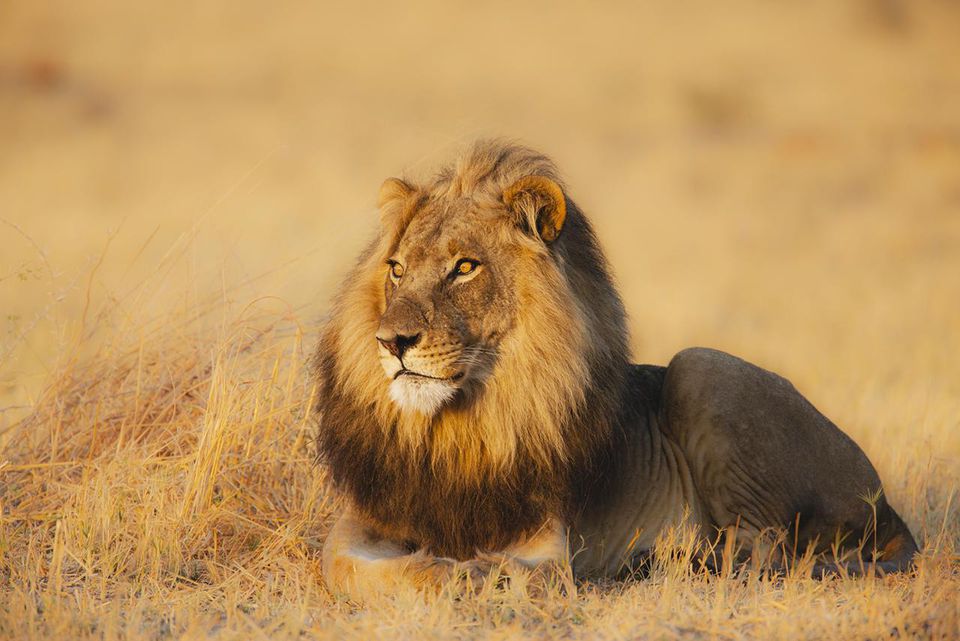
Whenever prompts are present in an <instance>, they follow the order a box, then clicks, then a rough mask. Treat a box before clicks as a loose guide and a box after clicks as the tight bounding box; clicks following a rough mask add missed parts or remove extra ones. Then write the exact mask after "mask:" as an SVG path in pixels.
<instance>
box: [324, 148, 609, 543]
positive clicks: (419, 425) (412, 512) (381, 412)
mask: <svg viewBox="0 0 960 641" xmlns="http://www.w3.org/2000/svg"><path fill="white" fill-rule="evenodd" d="M528 176H543V177H546V178H549V179H551V180H552V181H554V182H555V183H557V184H558V185H562V182H561V181H560V178H559V175H558V172H557V170H556V167H555V166H554V164H553V163H552V162H551V161H550V160H549V159H548V158H546V157H545V156H543V155H541V154H539V153H537V152H534V151H532V150H530V149H527V148H525V147H521V146H518V145H513V144H509V143H504V142H502V141H481V142H479V143H477V144H475V145H473V146H472V147H471V148H470V149H468V150H467V151H466V152H465V153H464V154H463V155H461V156H460V157H459V158H458V159H457V160H456V161H455V162H454V163H452V164H451V165H448V166H446V167H444V168H442V169H441V170H440V171H439V172H438V173H437V174H436V176H435V177H434V178H433V179H432V180H430V181H428V182H427V183H426V184H425V185H424V186H421V187H417V188H414V193H411V194H404V195H405V196H407V197H405V198H399V199H398V198H393V199H391V198H387V199H386V200H387V201H388V202H386V203H384V204H383V206H382V215H383V219H384V224H383V227H382V230H381V234H380V235H379V237H378V238H377V239H376V241H375V242H373V243H372V244H371V245H370V246H369V247H368V248H367V250H366V251H365V252H364V253H363V254H362V256H361V258H360V260H359V262H358V263H357V265H356V266H355V268H354V269H353V270H352V271H351V273H350V274H349V276H348V277H347V279H346V280H345V281H344V283H343V285H342V287H341V289H340V292H339V294H338V296H337V297H336V301H335V304H334V306H333V310H332V313H331V315H330V319H329V321H328V323H327V324H326V327H325V328H324V330H323V333H322V337H321V341H320V344H319V347H318V351H317V355H316V361H315V362H316V371H317V375H318V378H319V381H320V394H319V400H318V404H317V411H318V416H319V430H318V445H319V453H320V457H321V459H322V460H324V461H325V462H326V463H327V465H328V466H329V467H330V469H331V471H332V474H333V477H334V479H335V481H336V482H337V483H338V484H339V485H340V486H341V487H343V489H344V490H345V491H346V492H347V493H348V494H349V495H350V497H351V498H352V500H353V501H354V503H355V504H357V506H358V507H359V508H360V509H365V510H366V511H367V512H368V514H369V515H370V516H371V517H372V518H374V519H376V520H377V521H379V522H380V523H381V524H382V525H383V526H385V527H391V528H394V529H398V530H400V531H401V532H402V533H403V535H404V536H405V537H407V538H410V539H413V540H418V541H425V542H426V544H428V545H430V546H432V547H433V548H435V549H438V550H439V551H441V552H442V553H445V554H450V555H454V556H468V555H469V554H471V553H473V552H474V551H475V549H471V548H477V547H484V546H489V547H495V545H496V543H497V542H498V541H499V540H501V539H505V538H506V537H507V536H508V535H509V532H508V530H509V531H515V530H517V528H518V527H519V528H520V529H523V528H524V527H531V526H535V525H536V524H537V523H535V521H536V520H537V519H538V518H541V517H542V514H543V512H545V511H546V512H553V513H557V514H558V515H559V513H560V512H566V511H569V510H570V509H571V504H572V502H575V501H574V499H575V496H576V495H577V494H578V489H577V487H576V486H577V485H578V484H582V483H587V482H589V481H588V480H587V479H589V478H590V474H589V473H588V472H589V470H590V469H591V468H594V467H596V466H597V465H598V461H599V460H606V459H607V458H608V457H609V452H607V450H608V448H609V447H610V446H611V444H612V443H613V435H612V434H611V432H612V430H613V425H614V424H616V420H617V416H616V413H617V412H618V408H619V407H620V405H621V403H620V395H621V393H622V388H623V377H624V372H625V371H626V363H627V356H628V355H627V349H626V331H625V322H624V314H623V307H622V304H621V302H620V299H619V297H618V295H617V294H616V291H615V290H614V288H613V286H612V283H611V282H610V278H609V276H608V271H607V267H606V264H605V261H604V259H603V256H602V254H601V253H600V251H599V248H598V246H597V242H596V239H595V237H594V235H593V232H592V231H591V229H590V226H589V224H588V223H587V221H586V219H585V218H584V216H583V214H582V213H581V212H580V210H579V209H578V208H577V207H576V205H575V204H574V203H573V202H572V201H570V200H569V197H567V198H566V200H567V211H566V222H565V224H564V227H563V233H562V234H561V235H560V237H559V238H558V239H557V240H556V242H553V243H551V244H550V245H549V246H547V245H546V244H545V243H543V242H541V241H539V240H537V239H536V238H534V237H532V236H530V235H529V234H528V233H525V230H524V229H523V228H522V226H519V225H518V226H517V227H516V229H515V230H514V231H513V232H512V233H515V234H516V235H517V238H518V239H521V238H522V239H523V240H522V241H521V242H524V243H525V244H526V245H525V246H526V248H527V249H529V250H530V252H531V253H532V254H536V255H538V256H539V260H540V261H541V262H540V264H541V265H542V266H543V267H542V268H540V269H537V270H533V271H530V272H527V273H523V274H521V275H520V276H519V277H518V278H517V279H516V281H515V282H514V287H515V289H514V290H513V292H512V294H513V295H514V296H516V297H517V300H518V301H519V305H518V312H517V316H516V318H515V322H514V324H513V326H514V329H513V330H512V331H511V333H510V334H509V335H508V336H506V337H505V338H504V340H503V341H502V343H501V345H500V350H499V354H498V358H497V362H496V366H495V368H494V370H493V372H492V374H491V376H490V377H489V379H488V380H487V381H486V382H485V384H484V388H483V390H482V392H481V393H480V394H479V395H478V396H477V398H476V399H475V400H474V402H472V403H469V404H467V405H466V406H465V407H461V408H456V409H446V410H444V411H442V412H440V413H439V414H437V415H435V416H432V417H424V416H421V415H417V414H410V413H401V412H400V411H399V410H398V408H397V406H396V405H395V404H394V403H393V402H391V400H390V397H389V394H388V385H389V380H388V379H387V378H386V377H385V376H384V373H383V371H382V369H381V366H380V364H379V360H378V356H377V346H376V341H375V340H374V336H375V334H376V331H377V327H378V324H379V319H380V316H381V315H382V314H383V312H384V307H385V298H384V290H383V278H384V261H385V259H386V258H387V257H388V256H389V255H390V252H391V251H393V249H394V248H395V247H396V244H397V243H398V242H399V239H400V238H402V236H403V234H404V232H405V230H406V228H407V226H408V225H409V223H410V221H411V220H413V219H414V218H415V217H416V215H417V213H418V210H419V208H420V207H421V206H422V205H423V204H424V203H427V202H434V203H435V202H437V201H444V200H453V199H463V198H467V199H471V200H472V201H473V202H475V203H476V205H477V206H479V207H483V208H486V209H489V210H492V211H497V210H504V192H505V191H506V190H507V189H508V188H509V187H510V186H511V185H513V184H515V183H516V182H517V181H519V180H521V179H523V178H525V177H528ZM404 184H405V183H404ZM385 189H394V187H393V186H390V185H389V184H388V185H387V186H386V187H385ZM382 200H384V199H382ZM504 215H506V214H504ZM527 231H528V230H527ZM480 487H489V491H490V492H492V493H496V492H499V497H498V499H497V500H498V501H500V500H501V499H504V494H505V493H506V494H509V495H510V497H512V498H506V499H505V500H502V501H501V502H500V503H499V504H495V503H494V502H493V501H492V499H491V500H490V501H489V504H487V503H488V501H485V500H483V499H479V500H478V498H477V494H476V489H477V488H480ZM418 493H419V494H420V495H419V496H417V494H418ZM451 499H454V500H456V499H459V500H461V505H460V507H462V505H463V503H462V502H464V501H465V502H467V503H468V504H469V505H470V506H474V507H476V509H475V510H473V511H474V512H475V513H473V514H471V513H470V507H469V506H468V507H467V508H466V510H465V511H464V510H461V511H460V512H459V513H458V515H457V516H454V515H449V516H445V515H443V514H440V515H436V514H433V515H431V514H429V512H431V511H433V512H437V511H440V512H449V511H450V510H451V509H452V508H453V507H455V506H452V505H450V500H451ZM444 506H446V507H444ZM511 511H512V512H513V514H511ZM471 517H473V518H474V519H477V520H481V519H485V520H487V521H489V523H488V524H487V525H485V526H484V525H479V524H478V525H477V527H476V529H477V531H478V534H477V535H476V536H475V537H471V536H469V535H467V538H466V539H463V537H464V534H463V531H464V530H468V529H469V528H464V527H460V528H455V527H454V521H455V520H456V519H463V518H468V519H469V518H471ZM431 522H435V525H436V527H431V525H430V523H431ZM512 522H514V523H513V524H512ZM425 523H426V525H424V524H425ZM454 529H458V530H459V531H458V532H457V533H454V532H453V530H454ZM514 533H515V532H514ZM462 539H463V540H462Z"/></svg>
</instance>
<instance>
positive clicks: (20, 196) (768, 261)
mask: <svg viewBox="0 0 960 641" xmlns="http://www.w3.org/2000/svg"><path fill="white" fill-rule="evenodd" d="M327 5H328V3H306V4H296V5H294V4H284V3H271V4H270V6H269V9H268V8H266V7H265V6H264V5H261V4H259V3H257V2H256V1H255V0H237V1H236V2H232V3H230V7H229V11H226V10H224V9H222V8H219V9H218V8H217V7H216V6H215V5H214V4H213V3H194V2H187V1H183V2H179V3H178V2H172V3H148V2H145V3H135V4H130V3H123V2H115V1H113V0H104V1H103V2H99V3H77V2H67V1H66V0H60V1H59V2H57V1H52V2H45V3H36V2H26V1H21V2H7V3H0V141H2V142H0V203H2V207H3V209H2V210H0V323H2V326H0V448H2V450H0V637H4V638H16V639H30V638H36V639H41V638H51V639H73V638H78V639H83V638H94V639H128V638H129V639H164V638H210V637H213V638H240V639H253V638H271V639H281V638H292V637H298V636H307V637H310V638H313V637H318V638H319V637H328V636H329V637H336V638H342V637H347V638H350V637H353V638H369V637H371V636H381V637H390V638H506V637H515V636H533V637H543V636H556V637H561V638H562V637H569V638H584V639H587V638H590V639H592V638H611V639H621V638H636V637H647V638H668V639H672V638H700V637H703V638H723V639H728V638H729V639H742V638H808V639H820V638H834V639H846V638H852V639H868V638H869V639H881V638H892V637H897V638H945V639H950V638H957V637H958V636H960V632H958V630H960V507H958V504H960V497H958V496H957V494H958V490H960V367H958V365H957V356H958V354H960V44H958V42H960V41H958V40H957V38H956V33H957V30H958V26H960V8H958V7H957V5H956V3H954V2H948V1H946V0H915V1H913V0H911V2H904V1H900V0H855V1H851V2H849V3H841V2H836V1H835V0H808V1H806V2H795V3H790V2H779V3H767V2H756V1H754V0H732V1H731V2H724V3H714V2H709V1H698V0H687V1H686V2H683V3H677V2H674V1H672V0H663V1H659V0H654V1H651V2H647V3H632V2H628V3H609V4H606V5H604V6H603V7H594V6H592V5H574V4H572V3H569V4H554V5H552V6H550V7H549V9H545V8H544V6H538V5H536V4H534V3H529V4H527V3H522V4H520V3H506V2H505V3H501V4H498V3H496V2H493V3H483V4H482V6H481V5H480V4H478V3H473V4H469V3H468V4H464V5H460V4H456V3H448V2H432V1H431V0H424V2H423V3H422V4H420V5H418V6H416V7H407V6H404V7H402V8H400V7H399V6H397V7H387V6H384V5H381V4H378V3H375V2H374V3H365V2H356V3H351V5H350V8H349V9H346V8H341V7H333V6H327ZM478 134H506V135H516V136H519V137H520V138H522V139H524V140H525V141H527V142H529V143H531V144H533V145H535V146H537V147H541V148H543V149H544V151H546V152H548V153H550V154H551V155H553V156H555V158H556V160H557V161H558V163H559V164H560V166H561V167H562V168H563V169H564V170H565V171H566V177H567V179H568V182H569V183H570V184H571V185H572V189H573V195H574V197H575V198H576V199H577V200H578V201H579V202H580V203H581V204H582V205H583V206H584V208H585V209H586V211H587V212H588V213H589V214H590V215H591V217H592V219H593V220H594V222H595V224H596V227H597V230H598V234H599V235H600V238H601V241H602V242H603V244H604V246H605V248H606V249H607V251H608V254H609V256H610V259H611V262H612V265H613V269H614V272H615V273H616V275H617V277H618V279H619V282H620V284H621V286H622V291H623V293H624V298H625V301H626V304H627V307H628V311H629V312H630V316H631V330H632V332H633V348H634V353H635V357H636V360H638V361H641V362H658V363H663V362H665V361H666V360H667V359H669V357H670V356H671V355H672V354H673V353H675V352H676V351H677V350H679V349H681V348H682V347H685V346H688V345H693V344H702V345H710V346H714V347H719V348H721V349H726V350H728V351H731V352H734V353H737V354H739V355H742V356H744V357H746V358H748V359H750V360H753V361H755V362H757V363H759V364H761V365H764V366H766V367H769V368H771V369H774V370H777V371H779V372H781V373H783V374H784V375H786V376H787V377H789V378H791V379H792V380H793V381H794V382H795V383H796V384H797V386H798V387H799V388H800V389H801V391H802V392H804V393H805V394H806V395H807V396H808V397H809V398H810V399H811V400H812V401H813V402H814V403H815V404H816V405H817V406H818V407H820V408H821V409H822V410H823V411H824V412H825V413H826V414H827V415H829V416H831V417H832V418H834V419H835V420H836V421H837V422H838V423H839V424H840V425H841V427H843V429H844V430H846V431H847V432H848V433H849V434H850V435H851V436H852V437H854V438H855V439H856V440H857V442H858V443H860V444H861V446H862V447H863V448H864V450H865V451H866V452H867V454H868V455H869V456H870V458H871V460H872V461H873V462H874V463H875V465H876V467H877V468H878V470H879V472H880V475H881V477H882V478H883V479H884V482H885V486H886V491H887V493H888V494H889V496H890V499H891V502H892V503H893V505H894V506H895V507H896V508H897V510H898V511H899V512H900V514H901V515H902V516H903V517H904V518H905V520H906V521H907V523H908V525H909V526H910V527H911V529H912V530H913V531H914V532H915V533H916V534H917V537H918V540H919V543H920V544H921V546H922V547H923V553H922V555H921V557H920V558H919V561H918V566H917V570H916V571H915V572H914V573H912V574H909V575H902V576H891V577H885V578H876V577H873V578H867V579H849V578H837V579H833V580H828V581H822V582H820V581H811V580H807V579H803V578H799V577H796V576H792V577H788V578H786V579H785V580H783V581H778V582H773V581H770V580H764V579H762V578H759V577H756V576H747V577H731V576H728V575H721V576H708V575H700V574H694V573H691V571H690V568H689V567H688V566H687V565H686V564H684V563H682V562H681V561H679V560H675V561H664V562H663V563H662V564H660V565H658V566H657V567H655V568H654V570H653V572H652V576H651V577H650V578H649V579H647V580H643V581H631V582H627V583H625V584H620V585H618V584H611V585H583V586H580V588H579V592H578V594H576V595H573V594H566V595H564V594H560V593H558V592H550V593H548V594H546V595H541V596H539V597H537V598H526V597H524V596H523V595H521V594H518V593H516V591H513V592H511V591H495V590H487V591H486V592H483V593H481V594H480V595H477V596H472V597H469V598H464V599H460V600H456V599H452V598H449V596H448V595H444V596H441V597H440V598H438V599H435V600H432V601H431V600H425V599H422V598H415V597H412V596H410V595H401V596H400V597H398V598H397V599H396V600H387V601H384V602H380V603H374V604H371V605H370V606H369V607H366V608H362V609H358V608H355V607H353V606H352V605H351V604H349V603H344V602H338V601H336V600H334V599H332V598H331V596H330V595H329V594H327V592H326V591H325V590H324V588H323V587H322V576H321V574H320V569H319V563H318V553H319V547H320V546H321V545H322V542H323V540H324V536H325V533H326V530H327V528H328V527H329V525H330V522H331V520H332V518H334V516H335V514H336V512H337V498H336V497H335V496H334V495H333V494H332V493H331V490H330V488H329V487H328V485H327V483H326V482H325V479H324V475H323V471H322V469H318V468H316V467H314V466H313V465H312V463H311V457H310V454H309V443H308V440H309V439H308V436H309V424H308V421H307V418H306V416H305V414H304V408H305V407H306V406H307V405H308V399H309V398H310V395H311V385H310V381H309V380H308V379H307V378H306V376H305V375H304V363H305V356H306V353H308V352H309V350H310V349H311V348H312V345H313V341H314V339H315V335H316V320H317V319H318V318H319V317H321V316H322V313H323V310H324V308H325V305H326V302H327V299H328V296H329V294H330V292H331V289H332V288H333V286H334V284H335V282H336V280H337V277H338V276H339V274H341V273H343V271H344V269H345V267H346V265H347V263H348V262H349V260H350V259H351V258H352V256H353V255H354V254H355V253H356V252H357V251H358V249H359V248H360V246H361V245H362V243H363V242H364V237H365V236H366V235H367V234H368V233H369V230H370V226H371V225H372V224H374V222H373V221H374V220H375V214H374V213H373V212H372V211H371V205H372V202H373V199H374V194H375V191H376V187H377V185H378V184H379V181H380V180H382V178H383V177H384V176H386V175H388V174H390V173H394V172H397V171H398V168H402V167H410V168H413V169H420V168H422V167H423V164H424V163H423V159H424V158H434V157H436V156H437V155H439V154H442V153H443V150H444V149H445V148H446V147H448V146H449V144H450V143H451V141H452V142H456V141H461V140H468V139H470V138H472V137H473V136H475V135H478ZM195 221H196V224H195V225H194V224H193V223H194V222H195ZM178 238H180V240H177V239H178ZM290 261H294V262H293V263H292V265H291V264H289V263H290ZM270 270H275V271H272V272H271V273H269V274H266V275H265V276H264V277H262V278H259V279H257V278H251V275H254V274H260V273H264V272H268V271H270ZM210 292H217V293H216V295H210ZM278 297H282V299H281V298H278ZM286 301H289V302H286ZM662 545H663V546H664V549H670V550H672V551H674V552H677V553H678V554H677V555H678V556H679V557H681V558H682V554H683V551H684V549H685V546H684V539H683V533H682V532H678V533H672V534H671V536H668V537H666V538H665V540H664V541H663V544H662Z"/></svg>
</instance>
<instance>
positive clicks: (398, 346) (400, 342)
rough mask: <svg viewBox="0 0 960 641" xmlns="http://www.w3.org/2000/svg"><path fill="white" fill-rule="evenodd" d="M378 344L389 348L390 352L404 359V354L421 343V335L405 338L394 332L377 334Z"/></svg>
mask: <svg viewBox="0 0 960 641" xmlns="http://www.w3.org/2000/svg"><path fill="white" fill-rule="evenodd" d="M377 342H378V343H380V344H381V345H383V346H384V347H385V348H387V351H388V352H390V353H391V354H393V355H394V356H396V357H397V358H399V359H402V358H403V353H404V352H406V351H407V350H408V349H409V348H411V347H413V346H414V345H416V344H417V343H418V342H420V334H413V335H412V336H404V335H403V334H397V333H394V332H390V333H389V334H387V333H383V334H377Z"/></svg>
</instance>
